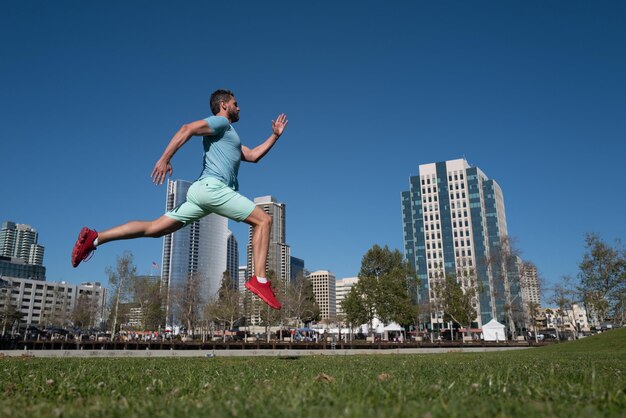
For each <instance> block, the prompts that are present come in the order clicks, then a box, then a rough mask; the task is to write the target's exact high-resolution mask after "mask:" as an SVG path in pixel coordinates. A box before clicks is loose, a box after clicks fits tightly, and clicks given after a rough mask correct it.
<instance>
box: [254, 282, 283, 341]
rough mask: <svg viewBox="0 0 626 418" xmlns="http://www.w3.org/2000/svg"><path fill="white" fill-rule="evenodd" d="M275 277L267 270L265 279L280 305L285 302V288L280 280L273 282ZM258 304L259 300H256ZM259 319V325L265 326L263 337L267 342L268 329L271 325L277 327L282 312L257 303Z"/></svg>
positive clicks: (280, 320) (268, 338)
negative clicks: (270, 285)
mask: <svg viewBox="0 0 626 418" xmlns="http://www.w3.org/2000/svg"><path fill="white" fill-rule="evenodd" d="M275 277H276V273H275V272H274V270H268V272H267V279H268V280H269V281H271V282H272V288H273V290H274V294H275V295H276V299H278V301H279V302H280V303H281V305H283V304H284V302H285V293H286V292H285V286H286V283H284V282H283V281H282V280H274V278H275ZM257 301H259V302H260V299H257ZM259 317H260V319H261V324H262V325H264V326H265V335H266V338H267V341H269V340H270V327H271V326H272V325H278V324H280V323H281V322H282V320H283V312H282V309H280V310H277V309H272V308H270V307H269V305H267V304H266V303H263V302H260V303H259Z"/></svg>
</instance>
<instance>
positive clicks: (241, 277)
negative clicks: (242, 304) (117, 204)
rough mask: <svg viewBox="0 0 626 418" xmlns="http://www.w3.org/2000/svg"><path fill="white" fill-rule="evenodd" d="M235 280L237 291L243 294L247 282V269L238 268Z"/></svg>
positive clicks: (243, 267) (244, 267)
mask: <svg viewBox="0 0 626 418" xmlns="http://www.w3.org/2000/svg"><path fill="white" fill-rule="evenodd" d="M237 279H238V280H237V289H239V292H240V293H244V292H245V291H246V281H247V280H248V267H246V266H239V274H238V275H237Z"/></svg>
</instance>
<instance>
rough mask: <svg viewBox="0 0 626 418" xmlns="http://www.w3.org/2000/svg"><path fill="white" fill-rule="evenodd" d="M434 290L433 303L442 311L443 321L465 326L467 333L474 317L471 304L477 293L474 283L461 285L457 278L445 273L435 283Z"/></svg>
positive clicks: (473, 309)
mask: <svg viewBox="0 0 626 418" xmlns="http://www.w3.org/2000/svg"><path fill="white" fill-rule="evenodd" d="M434 291H435V298H434V300H435V304H436V305H437V307H438V309H439V310H440V311H441V312H443V313H444V321H449V320H452V321H454V322H456V323H457V324H458V325H459V326H460V327H465V328H466V332H467V333H468V334H469V328H470V327H471V324H472V321H473V320H474V318H476V309H475V308H474V306H473V302H474V300H475V298H476V295H477V287H476V283H474V282H473V281H470V283H468V286H462V285H461V283H460V281H459V280H458V279H457V278H455V277H453V276H451V275H447V276H446V277H445V278H444V280H439V281H438V282H437V283H436V284H435V286H434ZM450 331H452V330H450Z"/></svg>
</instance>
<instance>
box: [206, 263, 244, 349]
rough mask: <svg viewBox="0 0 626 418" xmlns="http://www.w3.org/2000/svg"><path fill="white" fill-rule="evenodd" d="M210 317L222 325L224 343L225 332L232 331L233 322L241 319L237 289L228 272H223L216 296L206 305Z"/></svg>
mask: <svg viewBox="0 0 626 418" xmlns="http://www.w3.org/2000/svg"><path fill="white" fill-rule="evenodd" d="M208 309H209V310H210V316H211V318H212V319H213V320H214V321H218V322H221V323H223V325H224V333H223V340H224V341H226V330H229V329H232V328H233V326H234V323H235V321H237V320H238V319H239V318H240V317H241V310H242V309H241V303H240V294H239V289H237V288H235V285H234V282H233V280H232V278H231V277H230V273H229V272H228V271H225V272H224V275H223V278H222V284H221V286H220V290H219V291H218V293H217V296H216V297H215V298H213V300H211V301H210V303H209V304H208Z"/></svg>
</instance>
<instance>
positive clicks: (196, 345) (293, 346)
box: [0, 340, 554, 350]
mask: <svg viewBox="0 0 626 418" xmlns="http://www.w3.org/2000/svg"><path fill="white" fill-rule="evenodd" d="M550 344H554V342H548V341H543V342H539V343H535V342H534V341H530V342H529V341H501V342H488V341H475V342H464V343H462V342H461V341H435V342H432V343H431V342H430V341H408V342H387V341H376V342H366V341H363V340H355V341H347V342H346V341H322V342H288V341H269V342H268V341H254V342H245V341H226V342H223V341H206V342H201V341H187V342H182V341H171V340H163V341H76V340H67V341H65V340H54V341H49V340H46V341H36V340H0V350H353V349H370V350H371V349H377V350H393V349H403V348H443V349H446V348H447V349H451V348H469V347H528V346H544V345H550Z"/></svg>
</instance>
